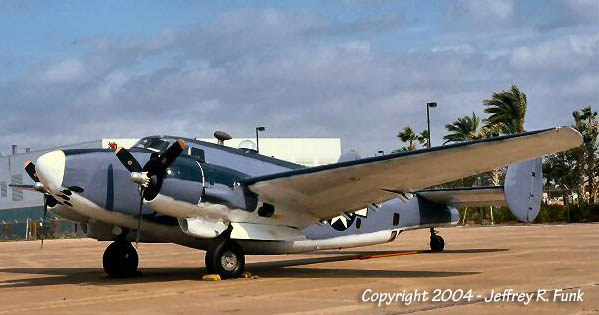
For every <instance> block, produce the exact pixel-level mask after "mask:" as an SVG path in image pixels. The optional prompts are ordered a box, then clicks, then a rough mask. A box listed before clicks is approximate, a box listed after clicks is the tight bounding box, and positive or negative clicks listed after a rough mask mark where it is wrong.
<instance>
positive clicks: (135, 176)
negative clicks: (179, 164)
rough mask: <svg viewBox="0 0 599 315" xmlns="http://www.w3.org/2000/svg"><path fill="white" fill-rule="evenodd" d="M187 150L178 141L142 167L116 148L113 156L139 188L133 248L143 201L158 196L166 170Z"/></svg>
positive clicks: (139, 223) (122, 150) (125, 150)
mask: <svg viewBox="0 0 599 315" xmlns="http://www.w3.org/2000/svg"><path fill="white" fill-rule="evenodd" d="M185 149H187V144H186V143H185V141H183V140H181V139H179V140H177V141H176V142H175V143H173V144H172V145H171V146H170V147H168V149H166V151H164V152H163V153H162V154H160V155H159V154H154V153H153V154H152V156H151V157H150V160H149V161H148V162H147V163H146V164H145V165H144V166H143V167H142V166H141V164H139V162H138V161H137V160H136V159H135V157H134V156H133V154H131V152H129V150H127V149H125V148H123V147H118V148H117V150H116V151H115V154H116V156H117V158H118V159H119V161H121V163H122V164H123V166H125V168H126V169H127V170H128V171H129V172H131V181H133V182H134V183H136V184H138V185H139V187H140V195H141V197H140V199H139V212H138V219H137V235H136V237H135V246H136V247H137V246H139V236H140V233H141V221H142V220H141V219H142V217H141V216H142V211H143V205H144V198H145V199H152V198H153V197H154V196H156V195H157V194H158V192H159V191H160V188H161V186H162V180H163V178H164V175H165V174H166V169H167V168H168V167H169V166H170V165H171V164H173V162H174V161H175V160H176V159H177V157H179V155H180V154H181V152H183V151H184V150H185Z"/></svg>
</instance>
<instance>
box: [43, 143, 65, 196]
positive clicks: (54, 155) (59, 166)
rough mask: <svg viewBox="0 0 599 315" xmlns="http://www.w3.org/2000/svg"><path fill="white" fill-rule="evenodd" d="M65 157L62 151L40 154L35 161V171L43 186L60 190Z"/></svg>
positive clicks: (52, 189)
mask: <svg viewBox="0 0 599 315" xmlns="http://www.w3.org/2000/svg"><path fill="white" fill-rule="evenodd" d="M65 164H66V157H65V154H64V152H63V151H52V152H49V153H46V154H44V155H42V156H40V157H39V158H38V159H37V161H36V173H37V176H38V177H39V179H40V181H41V182H42V184H44V187H46V188H48V189H50V190H51V191H60V190H61V186H62V180H63V178H64V169H65Z"/></svg>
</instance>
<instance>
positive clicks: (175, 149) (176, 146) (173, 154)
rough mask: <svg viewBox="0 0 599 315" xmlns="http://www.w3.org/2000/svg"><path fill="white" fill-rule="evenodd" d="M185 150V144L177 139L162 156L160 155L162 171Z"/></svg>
mask: <svg viewBox="0 0 599 315" xmlns="http://www.w3.org/2000/svg"><path fill="white" fill-rule="evenodd" d="M185 149H187V143H185V141H183V140H181V139H179V140H177V142H175V143H173V144H172V145H171V146H170V147H168V149H166V151H164V153H162V155H160V166H161V168H162V169H166V168H167V167H169V166H170V165H171V164H173V162H174V161H175V160H176V159H177V157H179V154H181V152H183V151H184V150H185Z"/></svg>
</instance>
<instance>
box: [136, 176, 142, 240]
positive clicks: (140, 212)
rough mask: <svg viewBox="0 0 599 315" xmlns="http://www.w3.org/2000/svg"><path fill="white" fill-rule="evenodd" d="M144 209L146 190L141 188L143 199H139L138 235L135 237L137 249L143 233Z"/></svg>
mask: <svg viewBox="0 0 599 315" xmlns="http://www.w3.org/2000/svg"><path fill="white" fill-rule="evenodd" d="M143 207H144V189H143V187H142V188H141V197H140V198H139V213H138V214H139V217H138V219H137V235H136V236H135V248H138V247H139V234H140V233H141V214H142V211H143Z"/></svg>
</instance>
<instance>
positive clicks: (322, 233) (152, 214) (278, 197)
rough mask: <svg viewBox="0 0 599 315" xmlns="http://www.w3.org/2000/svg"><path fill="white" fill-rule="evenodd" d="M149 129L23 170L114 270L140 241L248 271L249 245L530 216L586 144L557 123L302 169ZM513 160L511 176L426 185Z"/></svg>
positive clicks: (288, 245) (362, 237)
mask: <svg viewBox="0 0 599 315" xmlns="http://www.w3.org/2000/svg"><path fill="white" fill-rule="evenodd" d="M215 136H216V137H217V138H218V139H219V144H212V143H208V142H203V141H197V140H191V139H181V138H177V137H170V136H152V137H147V138H143V139H141V140H140V141H139V142H138V143H137V144H136V145H135V146H133V147H132V148H131V149H129V150H127V149H124V148H122V147H119V148H118V149H116V150H111V149H86V150H61V151H53V152H50V153H47V154H44V155H42V156H41V157H39V158H38V159H37V161H36V164H35V165H34V164H33V163H31V162H28V163H27V164H26V165H25V170H26V171H27V173H28V174H29V176H30V177H31V179H32V180H33V181H34V184H33V185H22V186H20V188H25V189H30V190H34V191H38V192H41V193H43V194H44V196H45V197H44V205H45V207H44V208H45V210H44V216H45V215H46V212H47V210H48V209H50V210H51V211H52V212H54V213H55V214H57V215H60V216H62V217H64V218H67V219H71V220H74V221H78V222H81V224H82V226H83V227H84V231H85V232H86V233H87V235H88V236H90V237H92V238H94V239H97V240H100V241H113V242H112V243H111V244H110V245H109V246H108V248H106V251H105V252H104V256H103V266H104V271H105V272H106V273H107V274H109V275H112V276H115V277H124V276H130V275H133V274H135V273H136V272H137V267H138V262H139V259H138V255H137V250H136V248H135V247H134V246H133V245H132V244H131V243H132V242H163V243H164V242H171V243H176V244H179V245H183V246H188V247H192V248H196V249H201V250H205V251H207V253H206V259H205V263H206V268H207V270H208V271H209V272H210V273H216V274H219V275H220V276H221V277H222V278H235V277H238V276H240V275H241V273H242V272H243V270H244V265H245V255H246V254H288V253H299V252H307V251H314V250H324V249H341V248H349V247H357V246H365V245H373V244H381V243H386V242H392V241H393V240H395V238H396V237H397V236H398V235H399V234H400V233H402V232H404V231H408V230H413V229H422V228H429V229H430V231H431V236H430V247H431V250H433V251H441V250H443V248H444V243H445V242H444V240H443V238H442V237H441V236H439V235H438V234H437V232H436V231H435V230H434V228H435V227H441V226H451V225H456V224H457V223H458V221H459V215H458V210H457V208H456V207H462V206H490V205H507V206H508V207H509V208H510V209H511V212H512V213H513V214H514V215H515V216H516V217H517V218H518V219H520V220H522V221H524V222H532V220H534V218H535V217H536V215H537V214H538V212H539V209H540V205H541V198H542V187H543V176H542V168H541V159H540V157H542V156H544V155H547V154H551V153H555V152H559V151H564V150H567V149H571V148H574V147H577V146H579V145H580V144H581V143H582V137H581V135H580V134H579V133H578V132H577V131H575V130H574V129H572V128H569V127H559V128H553V129H547V130H541V131H534V132H528V133H523V134H518V135H509V136H502V137H497V138H492V139H483V140H478V141H471V142H464V143H459V144H454V145H446V146H442V147H434V148H430V149H423V150H417V151H409V152H400V153H394V154H388V155H383V156H376V157H371V158H364V159H357V160H347V161H340V162H338V163H335V164H330V165H324V166H318V167H303V166H301V165H298V164H293V163H289V162H286V161H282V160H278V159H275V158H272V157H267V156H263V155H260V154H258V153H257V152H255V151H252V150H243V149H234V148H230V147H226V146H224V145H223V142H224V141H225V140H228V139H230V136H228V135H227V134H226V133H223V132H216V133H215ZM505 165H509V166H508V171H507V176H506V180H505V186H503V187H469V188H459V189H427V188H428V187H432V186H435V185H440V184H443V183H447V182H450V181H453V180H457V179H460V178H464V177H467V176H470V175H474V174H479V173H482V172H486V171H489V170H493V169H496V168H498V167H503V166H505Z"/></svg>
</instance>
